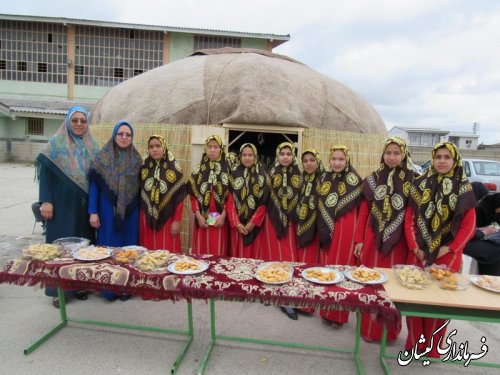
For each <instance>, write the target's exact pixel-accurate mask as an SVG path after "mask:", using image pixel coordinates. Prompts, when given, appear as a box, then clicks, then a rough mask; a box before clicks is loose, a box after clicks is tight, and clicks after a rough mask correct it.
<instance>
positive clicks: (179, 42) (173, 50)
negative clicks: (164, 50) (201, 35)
mask: <svg viewBox="0 0 500 375" xmlns="http://www.w3.org/2000/svg"><path fill="white" fill-rule="evenodd" d="M193 46H194V34H185V33H182V34H181V33H171V34H170V62H173V61H176V60H180V59H183V58H184V57H186V56H189V55H191V54H192V53H193Z"/></svg>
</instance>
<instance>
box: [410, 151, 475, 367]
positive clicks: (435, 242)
mask: <svg viewBox="0 0 500 375" xmlns="http://www.w3.org/2000/svg"><path fill="white" fill-rule="evenodd" d="M475 206H476V199H475V197H474V193H473V190H472V186H471V184H470V183H469V181H468V180H467V177H466V176H465V173H464V168H463V165H462V159H461V157H460V154H459V153H458V150H457V148H456V146H455V145H454V144H453V143H451V142H441V143H438V144H437V145H436V146H434V149H433V150H432V166H431V167H430V168H429V169H428V170H427V171H426V172H425V173H424V174H423V175H422V176H419V177H417V178H416V179H415V181H414V183H413V185H412V187H411V193H410V205H409V207H408V210H407V212H406V221H405V232H406V238H407V241H408V247H409V249H410V250H411V251H410V252H409V263H410V264H416V265H419V266H430V265H433V264H443V265H445V266H446V267H447V268H448V269H449V270H450V271H452V272H459V271H460V266H461V264H462V251H463V249H464V247H465V245H466V244H467V242H468V241H469V240H470V239H471V238H472V237H473V236H474V233H475V227H476V214H475V210H474V207H475ZM444 322H445V320H444V319H433V318H420V317H407V318H406V324H407V326H408V338H407V340H406V345H405V348H406V350H412V348H414V347H415V345H417V346H418V351H419V352H420V353H422V352H423V351H424V350H425V349H424V348H425V347H427V346H428V345H429V343H430V341H431V337H432V334H433V332H435V331H436V330H437V329H438V328H439V327H441V326H442V325H443V323H444ZM445 334H446V327H445V328H444V329H441V330H440V331H439V332H437V333H436V335H434V337H433V338H434V341H433V342H434V345H433V347H432V350H431V351H430V352H429V353H428V354H427V355H428V356H429V357H434V358H438V357H439V353H438V351H437V347H438V342H439V341H440V340H443V338H444V337H445ZM421 335H423V337H424V338H425V342H424V343H419V344H417V343H418V341H419V339H420V338H421Z"/></svg>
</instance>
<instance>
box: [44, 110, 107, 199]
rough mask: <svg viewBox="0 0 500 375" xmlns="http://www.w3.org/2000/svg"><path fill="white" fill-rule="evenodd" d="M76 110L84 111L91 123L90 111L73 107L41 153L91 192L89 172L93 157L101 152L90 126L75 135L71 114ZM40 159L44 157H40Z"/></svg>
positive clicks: (81, 186)
mask: <svg viewBox="0 0 500 375" xmlns="http://www.w3.org/2000/svg"><path fill="white" fill-rule="evenodd" d="M76 112H80V113H83V114H84V115H85V118H86V119H87V124H88V123H89V120H90V116H89V113H88V111H87V110H86V109H85V108H83V107H80V106H74V107H71V108H70V109H69V110H68V113H67V114H66V120H65V121H64V122H63V123H62V124H61V126H60V127H59V129H58V130H57V132H56V134H55V135H54V136H53V137H52V138H51V139H50V140H49V142H48V143H47V145H46V146H45V147H44V148H43V150H42V151H41V154H42V155H43V156H45V157H46V158H47V159H48V160H50V161H51V162H52V163H53V164H54V165H55V166H56V167H57V168H59V169H60V170H61V172H62V173H64V175H66V176H67V177H68V178H69V179H70V180H71V181H73V182H74V183H75V184H76V185H77V186H78V187H80V188H81V189H82V190H83V191H84V192H86V193H88V192H89V182H88V178H87V174H88V171H89V168H90V164H91V162H92V159H93V158H94V157H95V156H96V155H97V153H98V152H99V145H98V144H97V142H96V141H95V139H94V138H93V137H92V136H91V135H90V131H89V127H88V128H87V130H86V131H85V133H83V135H82V136H81V137H79V136H77V135H75V133H74V132H73V130H72V128H71V116H73V115H74V114H75V113H76ZM39 159H41V160H39V161H41V162H43V161H44V159H43V158H40V157H39Z"/></svg>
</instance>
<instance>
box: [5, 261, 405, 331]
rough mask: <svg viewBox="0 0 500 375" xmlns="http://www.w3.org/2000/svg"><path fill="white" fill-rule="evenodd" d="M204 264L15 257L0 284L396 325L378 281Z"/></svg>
mask: <svg viewBox="0 0 500 375" xmlns="http://www.w3.org/2000/svg"><path fill="white" fill-rule="evenodd" d="M198 258H199V259H201V260H203V261H205V262H207V263H208V264H209V268H208V270H206V271H205V272H203V273H200V274H196V275H183V276H179V275H175V274H172V273H170V272H169V271H168V270H166V269H163V270H159V271H155V272H148V273H145V272H140V271H139V270H138V269H136V268H135V267H134V266H131V265H122V264H119V263H116V262H115V261H114V260H113V259H107V260H103V261H98V262H80V261H76V260H73V259H61V260H54V261H46V262H42V261H35V260H23V259H17V260H14V261H11V262H9V263H7V264H6V265H5V267H4V269H3V271H2V272H0V283H12V284H17V285H40V286H41V287H47V286H50V287H61V288H63V289H67V290H82V289H85V290H94V291H99V290H102V289H108V290H111V291H114V292H117V293H124V294H133V295H138V296H141V297H142V298H144V299H168V300H179V299H182V298H185V299H190V298H195V299H209V298H213V299H222V300H233V301H251V302H253V301H259V302H269V303H272V304H277V305H293V306H299V307H314V308H326V309H345V310H351V311H354V310H359V311H361V312H367V313H373V314H375V315H376V316H377V317H378V318H379V319H380V320H383V321H384V322H385V323H386V325H387V326H388V327H390V328H395V327H396V326H397V325H399V324H400V319H399V317H400V315H399V312H398V311H397V309H396V307H395V305H394V304H393V303H392V302H391V300H390V299H389V297H388V296H387V293H386V292H385V290H384V288H383V286H382V285H363V284H359V283H356V282H353V281H350V280H348V279H345V280H344V281H342V282H341V283H339V284H335V285H319V284H314V283H311V282H309V281H307V280H305V279H303V278H302V277H301V276H300V274H301V271H302V270H303V269H304V268H306V267H307V266H306V265H305V264H304V263H294V264H293V266H294V277H293V278H292V280H291V281H290V282H288V283H286V284H280V285H270V284H265V283H262V282H260V281H259V280H257V279H255V277H254V275H255V269H256V268H257V267H258V266H259V265H260V264H261V263H262V261H260V260H256V259H245V258H222V257H214V256H211V255H204V256H200V257H198Z"/></svg>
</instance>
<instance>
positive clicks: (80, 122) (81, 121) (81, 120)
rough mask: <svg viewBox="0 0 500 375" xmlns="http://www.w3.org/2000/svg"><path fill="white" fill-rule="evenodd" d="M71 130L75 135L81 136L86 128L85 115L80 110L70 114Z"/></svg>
mask: <svg viewBox="0 0 500 375" xmlns="http://www.w3.org/2000/svg"><path fill="white" fill-rule="evenodd" d="M70 121H71V130H72V131H73V133H74V134H75V135H76V136H77V137H81V136H82V135H83V134H84V133H85V132H86V131H87V129H88V127H89V125H88V124H87V117H85V115H84V114H83V113H82V112H75V113H73V114H72V115H71V120H70Z"/></svg>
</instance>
